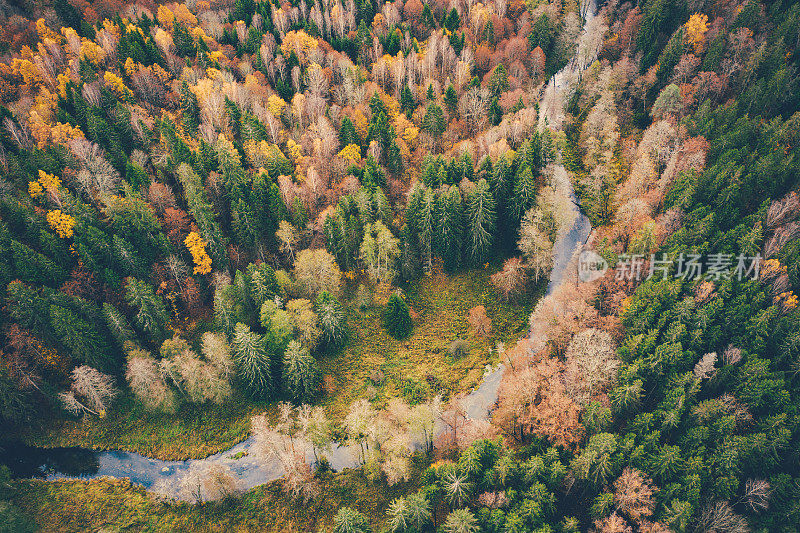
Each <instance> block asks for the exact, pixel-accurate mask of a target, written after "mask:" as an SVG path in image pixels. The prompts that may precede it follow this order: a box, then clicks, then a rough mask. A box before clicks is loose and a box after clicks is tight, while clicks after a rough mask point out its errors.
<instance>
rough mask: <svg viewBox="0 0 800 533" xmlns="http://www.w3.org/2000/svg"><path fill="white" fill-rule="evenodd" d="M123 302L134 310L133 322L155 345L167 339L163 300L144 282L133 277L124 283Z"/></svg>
mask: <svg viewBox="0 0 800 533" xmlns="http://www.w3.org/2000/svg"><path fill="white" fill-rule="evenodd" d="M125 301H126V302H127V303H128V305H130V306H131V307H133V308H134V309H135V310H136V315H135V316H134V322H135V323H136V325H137V326H138V327H139V329H141V330H142V331H143V332H145V333H146V334H147V335H148V336H149V337H150V340H152V341H153V342H155V343H158V342H160V341H161V340H163V339H164V338H166V337H167V334H166V327H167V325H168V323H169V316H168V315H167V310H166V308H165V307H164V300H163V299H162V298H161V296H159V295H157V294H156V293H155V292H154V291H153V288H152V287H151V286H150V284H149V283H147V282H146V281H142V280H138V279H136V278H134V277H129V278H127V280H126V282H125Z"/></svg>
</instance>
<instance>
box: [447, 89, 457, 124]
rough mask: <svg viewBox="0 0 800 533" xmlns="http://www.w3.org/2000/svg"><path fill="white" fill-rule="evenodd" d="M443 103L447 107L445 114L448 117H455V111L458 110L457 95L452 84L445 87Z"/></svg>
mask: <svg viewBox="0 0 800 533" xmlns="http://www.w3.org/2000/svg"><path fill="white" fill-rule="evenodd" d="M444 103H445V105H446V106H447V112H448V113H449V114H450V117H451V118H452V117H455V115H456V110H457V109H458V95H457V94H456V90H455V88H453V84H452V83H451V84H450V85H448V86H447V90H446V91H445V92H444Z"/></svg>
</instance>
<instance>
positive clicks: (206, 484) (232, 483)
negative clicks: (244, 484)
mask: <svg viewBox="0 0 800 533" xmlns="http://www.w3.org/2000/svg"><path fill="white" fill-rule="evenodd" d="M238 492H239V487H238V482H237V480H236V478H235V477H234V476H233V473H232V472H231V471H230V469H229V468H228V467H227V466H224V465H220V464H205V463H203V462H202V461H200V462H198V463H195V464H193V465H192V466H191V467H190V468H189V471H188V472H187V473H186V475H185V476H183V479H181V485H180V489H179V494H180V495H181V496H183V497H184V498H186V499H187V500H190V501H194V502H195V503H202V502H207V501H215V500H222V499H225V498H230V497H233V496H235V495H236V494H237V493H238Z"/></svg>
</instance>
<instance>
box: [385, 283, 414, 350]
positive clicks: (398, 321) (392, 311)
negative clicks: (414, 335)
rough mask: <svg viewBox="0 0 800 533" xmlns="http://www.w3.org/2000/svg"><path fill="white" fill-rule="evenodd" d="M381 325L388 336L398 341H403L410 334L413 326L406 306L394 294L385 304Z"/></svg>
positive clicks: (403, 301)
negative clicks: (382, 324)
mask: <svg viewBox="0 0 800 533" xmlns="http://www.w3.org/2000/svg"><path fill="white" fill-rule="evenodd" d="M383 323H384V326H385V327H386V330H387V331H388V332H389V334H390V335H391V336H393V337H396V338H398V339H403V338H405V337H407V336H408V335H409V333H411V329H412V328H413V324H412V322H411V314H410V313H409V311H408V305H406V302H405V300H403V299H402V298H401V297H400V296H398V295H397V294H396V293H395V294H392V295H391V296H390V297H389V301H388V302H387V303H386V309H384V312H383Z"/></svg>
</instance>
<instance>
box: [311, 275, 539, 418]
mask: <svg viewBox="0 0 800 533" xmlns="http://www.w3.org/2000/svg"><path fill="white" fill-rule="evenodd" d="M405 290H406V295H407V299H408V303H409V305H410V307H411V308H412V310H413V311H414V313H416V315H417V317H416V319H415V320H414V330H413V332H412V333H411V335H410V336H409V337H408V338H406V339H402V340H398V339H395V338H393V337H391V336H390V335H389V334H388V333H387V332H386V330H385V328H384V327H383V320H382V313H383V307H382V306H381V305H377V306H374V307H371V308H368V309H367V310H366V311H364V312H361V311H357V310H355V309H352V308H351V309H349V313H348V315H349V316H348V320H349V324H350V328H351V339H350V341H349V343H348V345H347V346H346V347H345V348H344V349H343V350H341V351H340V352H339V353H336V354H332V355H326V356H323V357H322V358H321V360H320V366H321V368H322V372H323V374H327V375H330V376H333V377H334V379H335V390H334V391H333V392H332V393H328V394H327V395H326V396H325V397H324V398H323V403H324V405H325V406H326V408H327V410H328V412H329V414H330V415H331V416H333V417H334V418H339V417H342V416H344V414H345V413H346V410H347V407H348V406H349V405H350V403H351V402H353V401H354V400H356V399H358V398H362V397H365V396H367V394H368V391H369V389H370V387H372V388H373V389H374V394H375V397H374V404H375V405H376V407H381V406H382V405H384V404H385V402H386V401H387V400H388V399H390V398H393V397H397V396H404V397H405V398H406V399H407V400H408V401H410V402H414V401H419V400H423V399H428V398H430V397H433V396H435V395H436V394H439V393H444V394H445V396H447V395H450V394H452V393H455V392H459V391H467V390H469V389H470V388H472V387H474V386H475V385H477V384H478V383H479V382H480V381H481V379H482V377H483V371H484V368H485V366H486V365H487V364H489V363H494V362H496V361H497V359H498V356H497V351H496V344H497V343H498V342H506V343H508V342H510V341H515V340H516V339H518V338H519V337H520V336H522V335H524V334H525V332H526V331H527V328H528V316H529V315H530V312H531V310H532V304H533V302H534V301H535V299H534V298H528V299H526V303H524V304H521V305H517V304H509V303H507V302H503V301H501V300H500V298H499V295H498V294H497V293H496V291H495V290H494V288H493V287H492V286H491V285H490V284H489V277H488V273H487V272H486V271H484V270H471V271H467V272H463V273H458V274H455V275H451V276H445V275H440V276H431V277H425V278H422V279H420V280H417V281H415V282H414V283H412V284H410V285H409V286H408V287H405ZM537 294H538V293H537ZM477 305H483V306H485V307H486V314H487V315H488V316H489V318H491V319H492V330H491V333H490V335H489V336H487V337H475V336H473V335H472V333H471V331H470V328H469V324H468V322H467V316H468V314H469V310H470V309H471V308H473V307H475V306H477ZM457 338H462V339H465V340H467V341H468V342H469V344H470V348H471V349H470V353H469V354H468V355H467V356H464V357H462V358H460V359H456V358H454V357H452V356H451V355H450V354H449V352H448V350H447V347H448V345H449V344H450V343H451V342H452V341H454V340H455V339H457ZM374 370H380V371H381V372H382V373H383V375H384V379H383V381H382V382H381V383H375V382H373V381H372V380H371V379H370V374H371V373H372V372H373V371H374Z"/></svg>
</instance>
